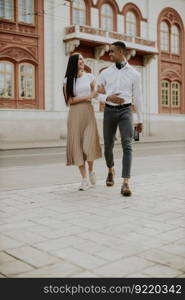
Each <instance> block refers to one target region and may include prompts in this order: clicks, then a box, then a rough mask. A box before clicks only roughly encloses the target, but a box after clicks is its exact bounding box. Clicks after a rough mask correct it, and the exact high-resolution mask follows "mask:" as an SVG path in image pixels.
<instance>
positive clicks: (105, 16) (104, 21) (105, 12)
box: [100, 4, 113, 31]
mask: <svg viewBox="0 0 185 300" xmlns="http://www.w3.org/2000/svg"><path fill="white" fill-rule="evenodd" d="M100 14H101V28H102V29H104V30H106V31H113V10H112V7H111V6H110V5H109V4H103V5H102V6H101V11H100Z"/></svg>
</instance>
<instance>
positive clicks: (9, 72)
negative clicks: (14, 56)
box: [0, 61, 14, 98]
mask: <svg viewBox="0 0 185 300" xmlns="http://www.w3.org/2000/svg"><path fill="white" fill-rule="evenodd" d="M13 96H14V65H13V64H12V63H10V62H8V61H0V97H2V98H12V97H13Z"/></svg>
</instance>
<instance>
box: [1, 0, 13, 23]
mask: <svg viewBox="0 0 185 300" xmlns="http://www.w3.org/2000/svg"><path fill="white" fill-rule="evenodd" d="M0 1H1V2H2V3H0V5H2V7H1V8H2V10H3V13H4V15H2V16H1V15H0V19H6V20H11V21H13V20H14V1H13V0H11V1H10V3H11V7H10V9H11V12H10V14H11V17H8V16H6V10H7V6H6V4H7V0H0Z"/></svg>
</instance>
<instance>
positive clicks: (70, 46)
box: [65, 39, 80, 55]
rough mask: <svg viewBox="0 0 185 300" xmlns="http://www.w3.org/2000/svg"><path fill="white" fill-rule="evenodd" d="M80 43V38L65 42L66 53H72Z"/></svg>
mask: <svg viewBox="0 0 185 300" xmlns="http://www.w3.org/2000/svg"><path fill="white" fill-rule="evenodd" d="M79 45H80V40H77V39H74V40H71V41H67V42H66V43H65V51H66V55H70V54H71V53H72V52H73V51H74V50H75V48H77V47H78V46H79Z"/></svg>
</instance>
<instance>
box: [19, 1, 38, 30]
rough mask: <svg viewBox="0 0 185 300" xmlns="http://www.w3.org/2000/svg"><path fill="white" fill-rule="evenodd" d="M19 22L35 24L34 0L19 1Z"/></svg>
mask: <svg viewBox="0 0 185 300" xmlns="http://www.w3.org/2000/svg"><path fill="white" fill-rule="evenodd" d="M19 21H20V22H24V23H30V24H33V23H34V0H19Z"/></svg>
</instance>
